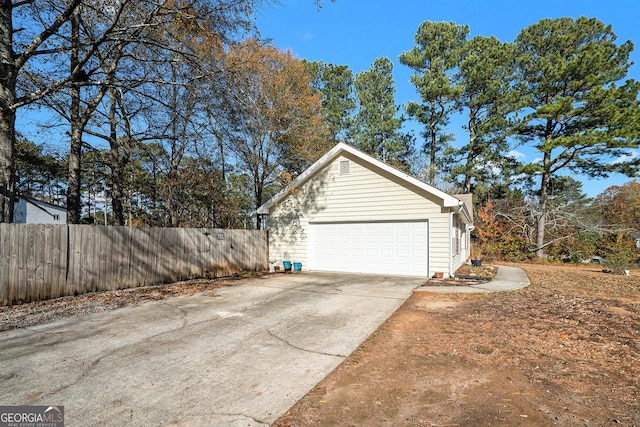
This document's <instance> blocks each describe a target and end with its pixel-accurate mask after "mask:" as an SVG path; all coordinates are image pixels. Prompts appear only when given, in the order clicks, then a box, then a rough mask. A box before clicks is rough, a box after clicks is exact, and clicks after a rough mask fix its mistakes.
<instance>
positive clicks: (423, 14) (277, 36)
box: [257, 0, 640, 197]
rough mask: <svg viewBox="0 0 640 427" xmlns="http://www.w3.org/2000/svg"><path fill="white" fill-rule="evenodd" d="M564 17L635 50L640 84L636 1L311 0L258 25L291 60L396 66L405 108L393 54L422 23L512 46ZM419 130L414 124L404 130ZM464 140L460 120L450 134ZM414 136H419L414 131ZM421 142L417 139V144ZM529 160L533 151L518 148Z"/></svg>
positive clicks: (410, 92) (404, 82)
mask: <svg viewBox="0 0 640 427" xmlns="http://www.w3.org/2000/svg"><path fill="white" fill-rule="evenodd" d="M563 16H569V17H573V18H578V17H580V16H587V17H596V18H598V19H599V20H601V21H602V22H604V23H605V24H610V25H612V27H613V31H614V32H615V33H616V35H617V36H618V41H619V42H620V43H622V42H624V41H626V40H631V41H633V42H634V44H635V45H636V50H635V51H634V52H633V53H632V60H633V61H634V62H635V63H636V65H634V66H633V67H632V68H631V72H630V74H629V77H631V78H634V79H636V80H640V64H637V63H639V62H640V2H638V0H610V1H608V2H607V1H602V0H601V1H593V0H571V1H566V0H555V1H551V0H496V1H479V0H478V1H473V0H457V1H439V0H422V1H420V0H396V1H393V2H392V1H389V0H387V1H382V0H337V1H336V2H335V3H331V2H330V0H325V3H324V6H323V7H322V8H321V9H320V10H318V8H317V7H316V6H315V5H314V2H313V0H280V5H279V6H277V5H275V6H271V7H263V8H262V9H261V10H260V12H259V13H258V19H257V25H258V29H259V31H260V33H261V35H262V36H263V37H267V38H270V39H272V42H273V44H274V45H276V46H278V47H280V48H282V49H289V50H291V51H292V52H293V53H294V54H295V55H296V56H297V57H299V58H305V59H308V60H312V61H319V60H322V61H324V62H329V63H333V64H340V65H348V66H349V68H351V70H352V71H353V72H354V73H358V72H361V71H363V70H367V69H368V68H369V67H370V65H371V64H372V63H373V61H374V60H375V59H376V58H378V57H381V56H386V57H388V58H389V59H391V60H392V61H393V63H394V79H395V83H396V87H397V92H396V102H397V103H398V104H401V105H404V104H406V103H407V102H408V101H410V100H415V101H417V100H419V98H418V96H417V94H416V92H415V89H414V87H413V85H411V83H409V77H410V75H411V70H409V68H407V67H405V66H403V65H401V64H400V63H399V62H398V55H399V54H400V53H402V52H403V51H406V50H409V49H411V48H412V47H413V45H414V40H413V37H414V34H415V31H416V30H417V28H418V26H419V25H420V24H421V23H422V22H424V21H427V20H429V21H453V22H456V23H457V24H467V25H469V27H470V37H473V36H476V35H482V36H492V35H493V36H495V37H497V38H498V39H500V40H502V41H513V39H515V37H516V36H517V35H518V33H520V31H521V30H522V29H523V28H526V27H528V26H529V25H531V24H534V23H536V22H538V21H539V20H540V19H543V18H558V17H563ZM409 128H410V129H416V130H418V131H419V129H420V128H419V126H417V125H410V126H409ZM449 131H450V132H452V133H455V134H456V136H457V137H458V138H459V139H461V140H464V139H465V138H466V135H465V134H464V131H463V130H462V128H461V121H458V120H456V121H452V124H451V126H450V129H449ZM415 134H416V136H417V137H418V138H419V132H415ZM419 143H420V142H419ZM517 150H518V151H521V152H522V153H523V154H524V155H525V156H526V159H525V160H527V161H532V160H534V159H535V153H533V152H531V151H528V150H525V149H521V148H517ZM627 180H629V178H627V177H624V176H613V177H610V178H609V179H607V180H590V179H588V178H584V179H582V181H583V190H584V191H585V192H586V193H587V194H588V195H589V196H591V197H594V196H595V195H597V194H598V193H600V192H602V191H603V190H605V189H606V188H607V187H609V186H611V185H620V184H622V183H624V182H626V181H627Z"/></svg>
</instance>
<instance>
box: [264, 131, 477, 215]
mask: <svg viewBox="0 0 640 427" xmlns="http://www.w3.org/2000/svg"><path fill="white" fill-rule="evenodd" d="M345 152H346V153H349V154H351V155H353V156H355V157H358V158H359V159H361V160H363V161H364V162H365V163H368V164H370V165H372V166H375V167H377V168H380V169H382V170H383V171H385V172H387V173H389V174H391V175H393V176H395V177H397V178H399V179H401V180H402V181H404V182H406V183H407V184H410V185H413V186H415V187H418V188H419V189H421V190H424V191H426V192H428V193H430V194H432V195H434V196H436V197H437V198H439V199H441V200H442V206H443V207H445V208H454V207H457V208H458V209H460V210H463V211H464V212H465V218H466V219H468V220H470V215H469V212H467V209H466V206H465V204H464V202H462V201H461V200H459V199H457V198H456V197H454V196H451V195H449V194H447V193H445V192H444V191H441V190H438V189H437V188H435V187H433V186H431V185H429V184H426V183H424V182H422V181H420V180H418V179H416V178H414V177H412V176H409V175H407V174H406V173H404V172H401V171H399V170H398V169H396V168H394V167H392V166H389V165H387V164H386V163H383V162H381V161H380V160H378V159H374V158H373V157H371V156H369V155H368V154H366V153H363V152H362V151H360V150H357V149H355V148H353V147H352V146H350V145H347V144H345V143H343V142H340V143H338V144H337V145H336V146H335V147H333V148H332V149H331V150H329V151H328V152H327V153H326V154H325V155H324V156H322V157H321V158H320V159H318V161H316V162H315V163H314V164H313V165H311V166H310V167H309V168H308V169H307V170H305V171H304V172H303V173H301V174H300V176H298V177H297V178H296V179H294V180H293V182H292V183H291V184H289V185H288V186H287V187H286V188H285V189H283V190H282V191H280V192H279V193H278V194H276V195H275V196H273V197H272V198H271V199H270V200H268V201H267V202H266V203H264V204H263V205H262V206H260V207H259V208H258V211H257V213H258V214H259V215H268V214H269V210H270V209H271V208H272V207H273V206H274V205H275V204H277V203H278V202H280V201H281V200H283V199H284V198H285V197H287V196H288V195H289V193H290V192H291V191H292V190H293V189H295V188H296V187H298V186H300V185H301V184H303V183H304V182H306V181H307V180H308V179H309V178H311V176H312V175H314V174H315V173H316V172H318V171H320V170H321V169H322V168H324V167H325V166H326V165H327V164H328V163H329V162H331V161H332V160H333V159H335V158H336V157H337V156H339V155H340V154H342V153H345Z"/></svg>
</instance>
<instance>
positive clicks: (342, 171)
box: [340, 160, 351, 175]
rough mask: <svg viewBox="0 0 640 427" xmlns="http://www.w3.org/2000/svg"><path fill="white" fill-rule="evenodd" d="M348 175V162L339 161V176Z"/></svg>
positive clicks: (349, 166) (349, 168) (349, 167)
mask: <svg viewBox="0 0 640 427" xmlns="http://www.w3.org/2000/svg"><path fill="white" fill-rule="evenodd" d="M349 173H351V164H350V162H349V160H340V175H349Z"/></svg>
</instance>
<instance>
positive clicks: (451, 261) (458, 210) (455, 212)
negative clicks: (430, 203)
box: [449, 200, 464, 277]
mask: <svg viewBox="0 0 640 427" xmlns="http://www.w3.org/2000/svg"><path fill="white" fill-rule="evenodd" d="M463 206H464V202H463V201H461V200H460V201H458V208H457V209H456V210H455V211H451V213H450V214H449V277H453V274H454V273H455V272H454V271H453V216H454V215H455V214H457V213H459V212H460V211H461V210H462V207H463Z"/></svg>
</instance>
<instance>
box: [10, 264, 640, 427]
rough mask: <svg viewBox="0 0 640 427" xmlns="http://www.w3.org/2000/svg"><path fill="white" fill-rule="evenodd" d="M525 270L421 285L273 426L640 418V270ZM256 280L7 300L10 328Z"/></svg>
mask: <svg viewBox="0 0 640 427" xmlns="http://www.w3.org/2000/svg"><path fill="white" fill-rule="evenodd" d="M519 267H522V268H524V269H525V270H526V272H527V274H528V275H529V278H530V279H531V282H532V285H531V286H530V287H528V288H526V289H524V290H521V291H518V292H508V293H499V294H440V293H433V292H428V291H427V292H424V291H420V292H415V293H414V295H413V296H412V297H411V298H409V300H407V302H406V303H405V304H404V305H403V306H402V307H401V308H400V309H399V310H398V311H397V312H396V313H395V314H394V315H393V316H392V317H391V318H390V319H389V320H388V321H387V322H386V323H385V324H384V325H383V326H382V327H381V328H379V329H378V330H377V331H376V332H375V333H374V334H373V335H372V336H371V337H370V338H369V339H368V340H366V341H365V342H364V343H363V344H362V345H361V346H360V348H359V349H358V350H356V351H355V352H354V353H353V354H352V355H351V356H349V357H348V358H347V359H346V360H345V361H344V362H343V363H342V364H341V365H340V366H339V367H338V368H337V369H336V370H335V371H334V372H333V373H332V374H331V375H329V376H328V377H327V378H326V379H325V380H323V381H322V382H321V383H320V384H318V386H317V387H315V388H314V389H313V390H312V391H311V392H310V393H309V394H308V395H307V396H305V397H304V398H303V399H302V400H301V401H299V402H298V403H297V404H296V405H295V406H294V407H293V408H291V410H290V411H289V412H288V413H287V414H285V415H284V416H283V417H282V418H281V419H280V420H278V421H277V422H276V423H275V424H274V425H275V426H280V427H283V426H308V425H319V426H334V425H340V426H412V425H413V426H443V427H444V426H548V425H559V426H589V427H591V426H610V425H620V426H640V271H638V270H632V272H631V275H630V276H619V275H613V274H606V273H603V272H602V270H600V269H598V268H597V267H595V266H590V267H566V266H556V265H519ZM247 279H250V277H242V276H240V277H234V278H228V279H222V280H220V279H218V280H202V281H191V282H184V283H177V284H173V285H165V286H152V287H145V288H136V289H128V290H120V291H114V292H103V293H94V294H87V295H82V296H78V297H65V298H58V299H56V300H51V301H44V302H36V303H30V304H22V305H19V306H13V307H0V330H5V329H10V328H15V327H25V326H29V325H34V324H38V323H46V322H50V321H54V320H58V319H61V318H66V317H75V316H81V315H84V314H88V313H94V312H99V311H104V310H109V309H113V308H117V307H121V306H125V305H131V304H143V303H145V302H146V301H150V300H156V299H162V298H169V297H173V296H178V295H188V294H193V293H197V292H208V291H211V292H214V291H215V289H217V288H219V287H220V286H233V285H236V284H239V283H243V282H244V281H245V280H247ZM427 289H428V288H427Z"/></svg>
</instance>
